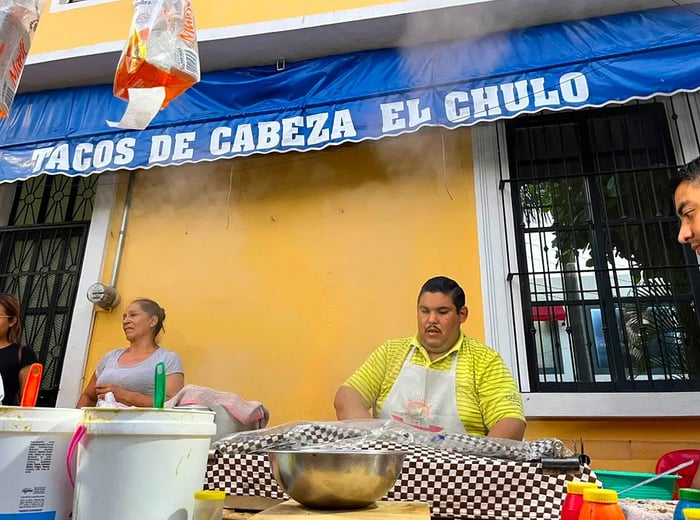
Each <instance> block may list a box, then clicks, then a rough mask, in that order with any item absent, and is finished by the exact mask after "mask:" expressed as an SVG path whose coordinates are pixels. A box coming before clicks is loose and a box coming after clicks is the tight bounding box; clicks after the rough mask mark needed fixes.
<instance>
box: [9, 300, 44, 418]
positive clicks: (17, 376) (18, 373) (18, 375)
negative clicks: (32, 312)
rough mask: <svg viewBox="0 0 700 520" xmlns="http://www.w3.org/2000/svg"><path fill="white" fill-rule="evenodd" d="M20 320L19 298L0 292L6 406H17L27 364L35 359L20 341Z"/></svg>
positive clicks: (26, 371)
mask: <svg viewBox="0 0 700 520" xmlns="http://www.w3.org/2000/svg"><path fill="white" fill-rule="evenodd" d="M21 335H22V323H21V321H20V317H19V300H18V299H17V297H15V296H13V295H11V294H4V293H0V377H2V382H3V386H4V387H5V398H4V399H3V400H2V404H3V405H5V406H18V405H19V403H20V398H21V395H20V394H21V392H22V388H24V382H25V381H26V380H27V375H28V374H29V366H30V365H31V364H32V363H37V357H36V354H35V353H34V350H33V349H32V348H30V347H27V346H23V345H22V344H21V343H20V336H21Z"/></svg>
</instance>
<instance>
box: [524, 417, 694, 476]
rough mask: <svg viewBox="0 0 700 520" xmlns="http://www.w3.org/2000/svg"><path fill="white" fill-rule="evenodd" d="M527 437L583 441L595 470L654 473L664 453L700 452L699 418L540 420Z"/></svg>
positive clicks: (529, 427) (528, 431)
mask: <svg viewBox="0 0 700 520" xmlns="http://www.w3.org/2000/svg"><path fill="white" fill-rule="evenodd" d="M526 435H527V438H528V439H536V438H541V437H557V438H559V439H562V440H563V441H565V442H567V443H568V444H570V445H573V441H574V440H576V441H579V439H581V438H582V439H583V441H584V447H585V451H586V453H587V454H588V455H589V456H590V457H591V459H592V462H591V465H592V467H593V468H594V469H607V470H615V471H640V472H646V473H653V472H654V468H655V466H656V461H657V460H658V459H659V457H660V456H661V455H663V454H664V453H667V452H669V451H672V450H678V449H688V448H693V449H700V419H698V418H697V417H696V418H692V419H682V418H654V419H632V418H623V419H616V420H585V421H584V420H580V421H569V420H566V421H563V420H561V421H560V420H538V421H530V422H529V424H528V428H527V434H526Z"/></svg>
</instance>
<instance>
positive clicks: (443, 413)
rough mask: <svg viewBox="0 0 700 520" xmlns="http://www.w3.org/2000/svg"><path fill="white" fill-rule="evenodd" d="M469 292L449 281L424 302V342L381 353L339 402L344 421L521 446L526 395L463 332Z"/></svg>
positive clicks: (423, 295) (347, 385) (418, 339)
mask: <svg viewBox="0 0 700 520" xmlns="http://www.w3.org/2000/svg"><path fill="white" fill-rule="evenodd" d="M467 314H468V310H467V307H466V305H465V296H464V290H462V288H461V287H460V286H459V285H458V284H457V282H455V281H454V280H451V279H449V278H447V277H444V276H438V277H435V278H431V279H430V280H428V281H427V282H425V284H424V285H423V287H422V288H421V290H420V293H419V294H418V334H417V335H416V336H413V337H410V338H402V339H393V340H389V341H387V342H385V343H384V344H383V345H382V346H381V347H379V348H378V349H377V350H375V351H374V352H373V353H372V354H371V355H370V357H369V358H368V359H367V361H365V362H364V364H363V365H362V366H361V367H360V368H359V369H358V370H357V371H356V372H355V373H354V374H352V375H351V376H350V378H349V379H348V380H347V381H345V382H344V383H343V385H342V386H341V387H340V388H339V389H338V392H337V393H336V396H335V403H334V404H335V409H336V415H337V416H338V419H366V418H370V417H379V418H384V419H393V420H395V421H399V422H401V423H404V424H407V425H410V426H412V427H415V428H418V429H419V430H422V431H426V432H429V433H436V434H437V433H469V434H470V435H488V436H490V437H499V438H504V439H517V440H521V439H522V438H523V435H524V433H525V426H526V423H525V416H524V414H523V404H522V399H521V398H520V392H519V391H518V387H517V385H516V383H515V380H514V379H513V376H512V375H511V373H510V371H509V370H508V367H506V365H505V363H504V362H503V360H502V359H501V356H500V355H499V354H498V353H497V352H496V351H494V350H493V349H491V348H490V347H487V346H486V345H484V344H482V343H480V342H478V341H477V340H475V339H474V338H470V337H467V336H465V335H464V334H463V333H462V331H461V329H460V325H461V324H462V323H464V322H465V321H466V319H467Z"/></svg>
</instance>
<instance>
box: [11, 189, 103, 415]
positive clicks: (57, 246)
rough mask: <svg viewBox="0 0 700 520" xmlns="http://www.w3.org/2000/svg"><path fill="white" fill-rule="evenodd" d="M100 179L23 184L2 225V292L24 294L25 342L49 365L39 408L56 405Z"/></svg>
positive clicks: (21, 295)
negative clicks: (6, 224) (4, 223)
mask: <svg viewBox="0 0 700 520" xmlns="http://www.w3.org/2000/svg"><path fill="white" fill-rule="evenodd" d="M97 180H98V176H97V175H92V176H89V177H81V178H73V177H65V176H47V175H42V176H40V177H35V178H33V179H30V180H28V181H26V182H21V183H18V184H17V187H16V191H15V198H14V203H13V206H12V210H11V212H10V219H9V226H8V227H0V292H8V293H12V294H17V295H18V296H19V298H20V302H21V307H22V309H21V310H22V321H23V325H24V326H23V332H22V341H23V342H24V343H25V344H26V345H30V346H31V347H32V348H33V349H34V351H35V352H36V354H37V356H38V358H39V361H40V362H41V363H42V364H43V365H44V375H43V378H42V384H41V391H40V393H39V400H38V405H39V406H54V405H55V403H56V397H57V395H58V389H59V383H60V379H61V371H62V369H63V359H64V357H65V352H66V346H67V339H68V332H69V330H70V323H71V317H72V313H73V306H74V304H75V298H76V292H77V287H78V280H79V278H80V270H81V267H82V262H83V256H84V254H85V244H86V241H87V234H88V229H89V226H90V219H91V217H92V209H93V203H94V196H95V190H96V186H97Z"/></svg>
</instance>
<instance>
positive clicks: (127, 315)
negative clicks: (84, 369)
mask: <svg viewBox="0 0 700 520" xmlns="http://www.w3.org/2000/svg"><path fill="white" fill-rule="evenodd" d="M164 321H165V310H164V309H163V308H162V307H161V306H160V305H158V304H157V303H156V302H155V301H153V300H149V299H147V298H139V299H137V300H134V301H133V302H131V303H130V304H129V306H128V307H127V308H126V311H124V315H123V316H122V327H123V329H124V335H125V336H126V339H127V340H128V341H129V346H128V347H126V348H118V349H116V350H112V351H110V352H108V353H107V354H105V355H104V357H103V358H102V359H101V360H100V362H99V363H98V364H97V369H96V370H95V373H94V374H93V375H92V377H91V378H90V381H89V382H88V384H87V386H86V387H85V390H84V391H83V395H81V396H80V399H79V400H78V406H77V407H78V408H82V407H83V406H95V404H97V400H98V399H101V398H104V396H105V394H107V393H108V392H112V394H114V398H115V399H116V400H117V402H119V403H121V404H125V405H127V406H142V407H150V406H153V392H154V379H155V367H156V364H158V363H159V362H161V361H162V362H164V363H165V373H166V380H165V381H166V382H165V394H166V399H170V398H171V397H173V396H174V395H175V394H176V393H178V392H179V391H180V390H181V389H182V387H183V386H184V385H185V374H184V370H183V368H182V361H180V357H179V356H178V355H177V354H175V353H174V352H171V351H169V350H165V349H164V348H163V347H161V346H159V345H158V344H157V343H156V337H157V336H158V334H159V333H160V331H161V330H163V322H164Z"/></svg>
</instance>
